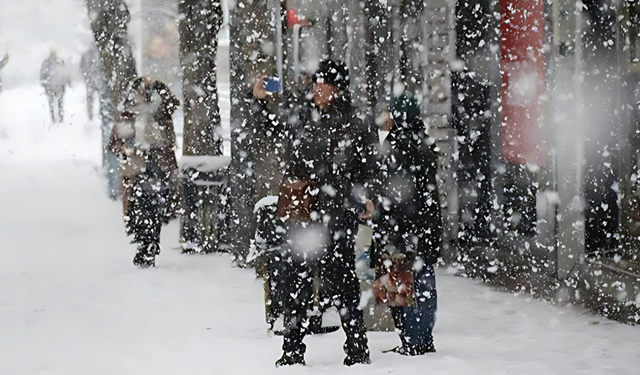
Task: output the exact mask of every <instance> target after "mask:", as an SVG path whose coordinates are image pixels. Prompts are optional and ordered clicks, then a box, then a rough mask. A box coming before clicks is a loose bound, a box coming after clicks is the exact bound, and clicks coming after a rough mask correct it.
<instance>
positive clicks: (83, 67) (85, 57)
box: [80, 46, 106, 120]
mask: <svg viewBox="0 0 640 375" xmlns="http://www.w3.org/2000/svg"><path fill="white" fill-rule="evenodd" d="M80 73H82V78H84V83H85V86H86V89H87V115H88V116H89V120H93V100H94V99H93V98H94V94H95V93H98V94H100V93H101V92H102V90H104V85H105V81H106V80H105V78H104V73H103V72H102V64H101V63H100V55H99V54H98V49H97V48H96V47H95V46H92V47H91V48H90V49H89V50H87V51H86V52H85V53H83V54H82V57H81V58H80Z"/></svg>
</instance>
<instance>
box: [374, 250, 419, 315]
mask: <svg viewBox="0 0 640 375" xmlns="http://www.w3.org/2000/svg"><path fill="white" fill-rule="evenodd" d="M373 294H374V296H375V299H376V303H377V304H384V305H388V306H403V307H406V306H415V290H414V286H413V262H412V261H411V260H410V259H409V258H408V257H407V256H406V255H405V254H402V253H399V252H397V253H393V254H390V253H388V252H385V253H383V254H381V255H380V258H379V259H378V262H377V265H376V279H375V281H374V282H373Z"/></svg>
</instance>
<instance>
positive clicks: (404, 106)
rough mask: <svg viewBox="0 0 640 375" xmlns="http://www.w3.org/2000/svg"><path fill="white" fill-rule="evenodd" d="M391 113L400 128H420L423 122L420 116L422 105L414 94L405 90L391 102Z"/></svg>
mask: <svg viewBox="0 0 640 375" xmlns="http://www.w3.org/2000/svg"><path fill="white" fill-rule="evenodd" d="M391 114H392V115H393V119H394V121H395V123H396V126H397V127H398V128H399V129H409V130H420V129H422V128H423V123H422V121H421V118H420V106H419V105H418V101H417V100H416V99H415V97H414V96H413V94H411V93H410V92H407V91H405V92H403V93H402V94H401V95H400V96H397V97H394V98H393V100H392V102H391Z"/></svg>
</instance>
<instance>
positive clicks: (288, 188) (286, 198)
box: [278, 177, 317, 223]
mask: <svg viewBox="0 0 640 375" xmlns="http://www.w3.org/2000/svg"><path fill="white" fill-rule="evenodd" d="M316 194H317V191H316V190H315V184H314V183H313V182H311V181H304V180H296V179H293V178H289V177H285V178H284V179H283V181H282V184H281V185H280V192H279V194H278V216H279V217H281V218H287V219H291V220H293V221H295V222H301V223H306V222H308V221H309V219H310V218H311V211H312V206H313V205H314V203H315V200H316Z"/></svg>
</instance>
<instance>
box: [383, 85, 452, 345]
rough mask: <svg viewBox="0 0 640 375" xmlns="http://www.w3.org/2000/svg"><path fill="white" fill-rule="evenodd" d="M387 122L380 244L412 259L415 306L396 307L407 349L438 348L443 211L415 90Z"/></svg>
mask: <svg viewBox="0 0 640 375" xmlns="http://www.w3.org/2000/svg"><path fill="white" fill-rule="evenodd" d="M386 115H387V117H386V121H385V123H384V125H383V127H384V128H385V130H387V131H389V134H388V135H387V137H386V139H385V140H384V141H383V142H382V144H381V148H380V186H379V192H380V197H379V200H378V204H377V209H376V213H375V214H374V224H375V229H374V230H375V239H376V242H377V244H376V246H375V247H374V248H375V249H376V250H375V251H374V254H373V256H372V261H373V262H377V261H379V259H380V258H381V257H382V253H383V252H391V253H393V252H400V253H402V254H404V256H405V257H406V258H405V259H407V260H408V262H409V264H412V273H413V279H414V285H413V290H414V292H415V304H414V306H407V307H400V306H393V307H391V311H392V315H393V319H394V323H395V325H396V328H397V329H398V330H399V332H400V339H401V342H402V345H401V346H400V347H398V348H395V349H393V351H395V352H397V353H400V354H404V355H419V354H424V353H428V352H435V347H434V345H433V336H432V330H433V326H434V324H435V313H436V309H437V292H436V282H435V273H434V269H433V265H434V264H435V263H436V262H437V261H438V258H439V256H440V248H441V245H442V215H441V209H440V203H439V195H438V187H437V182H436V168H437V154H436V151H435V147H434V145H433V141H432V140H431V139H430V138H429V137H428V136H427V134H426V132H425V130H426V129H425V125H424V123H423V121H422V119H421V118H420V110H419V108H418V104H417V101H416V100H415V99H414V98H413V96H412V95H411V94H410V93H404V94H403V95H401V96H400V97H398V98H395V99H394V100H393V102H392V105H391V111H390V113H386Z"/></svg>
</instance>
